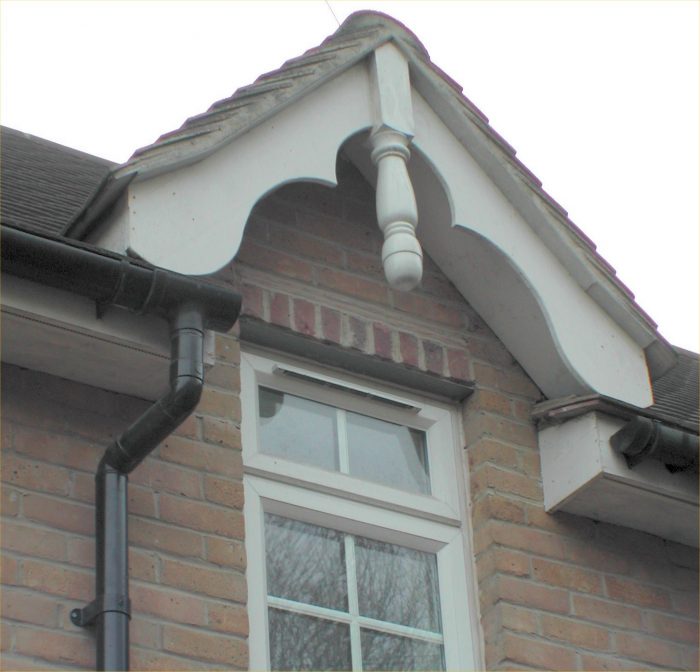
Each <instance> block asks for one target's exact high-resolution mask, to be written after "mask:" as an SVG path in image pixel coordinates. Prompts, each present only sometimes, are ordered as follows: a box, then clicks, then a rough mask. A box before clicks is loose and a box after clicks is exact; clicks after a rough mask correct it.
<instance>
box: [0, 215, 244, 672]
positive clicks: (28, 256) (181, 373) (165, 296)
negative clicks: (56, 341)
mask: <svg viewBox="0 0 700 672" xmlns="http://www.w3.org/2000/svg"><path fill="white" fill-rule="evenodd" d="M2 271H3V272H5V273H9V274H11V275H16V276H18V277H21V278H25V279H28V280H32V281H34V282H39V283H41V284H45V285H49V286H51V287H55V288H58V289H63V290H66V291H69V292H72V293H74V294H79V295H81V296H85V297H87V298H90V299H93V300H94V301H95V302H96V303H97V307H98V314H99V312H100V311H102V310H104V308H105V307H107V306H118V307H121V308H125V309H127V310H130V311H133V312H136V313H141V314H146V313H148V314H154V315H158V316H160V317H163V318H165V319H167V320H168V321H169V323H170V336H171V363H170V390H169V391H168V393H167V394H166V395H165V396H163V397H162V398H161V399H159V400H158V401H156V402H155V403H154V404H153V405H152V406H151V407H150V408H149V409H147V410H146V412H145V413H143V415H141V417H140V418H138V419H137V420H136V421H135V422H134V423H133V424H132V425H131V426H130V427H129V428H128V429H126V430H125V431H124V432H123V433H122V434H121V436H120V437H119V438H118V439H116V440H115V441H114V443H112V445H110V446H109V447H108V448H107V450H106V451H105V453H104V455H103V457H102V460H101V461H100V464H99V466H98V468H97V473H96V474H95V523H96V532H95V534H96V551H95V554H96V576H95V593H96V597H95V600H94V601H93V602H91V603H90V604H89V605H87V606H86V607H84V608H83V609H74V610H73V611H72V612H71V621H72V622H73V623H74V624H75V625H78V626H88V625H93V624H94V625H95V626H96V628H97V669H98V670H128V669H129V619H130V617H131V614H130V600H129V573H128V572H129V569H128V567H129V564H128V511H127V502H128V494H127V488H128V474H129V473H130V472H131V471H133V469H135V468H136V467H137V466H138V465H139V464H140V463H141V462H142V461H143V460H144V459H145V458H146V457H147V456H148V454H149V453H150V452H151V451H152V450H153V449H154V448H155V447H156V446H157V445H158V444H159V443H160V442H161V441H162V440H163V439H165V438H166V437H167V436H168V435H169V434H170V433H171V432H172V431H173V430H174V429H175V428H176V427H178V426H179V425H180V424H181V423H182V422H183V421H184V420H185V419H186V418H187V417H188V416H189V415H190V413H191V412H192V411H193V410H194V408H195V407H196V405H197V403H198V402H199V399H200V396H201V393H202V388H203V385H204V348H203V344H204V330H205V329H213V330H215V331H222V332H226V331H228V330H229V329H230V328H231V327H232V326H233V325H234V324H235V322H236V320H237V318H238V314H239V312H240V305H241V298H240V296H239V295H238V294H236V293H234V292H231V291H230V290H227V289H225V288H222V287H219V286H216V285H212V284H211V283H206V282H203V281H200V280H197V279H194V278H190V277H187V276H183V275H180V274H178V273H173V272H171V271H166V270H164V269H161V268H157V267H153V266H150V265H147V264H143V263H141V262H136V261H134V260H131V259H128V258H127V257H124V256H121V255H117V254H114V253H111V252H108V251H106V250H102V249H100V248H97V247H94V246H91V245H86V244H84V243H76V242H73V241H67V240H66V239H61V238H57V237H46V236H38V235H35V234H31V233H27V232H26V231H21V230H18V229H12V228H9V227H3V234H2Z"/></svg>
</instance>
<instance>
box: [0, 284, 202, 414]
mask: <svg viewBox="0 0 700 672" xmlns="http://www.w3.org/2000/svg"><path fill="white" fill-rule="evenodd" d="M2 327H3V329H2V332H3V333H2V361H3V362H7V363H9V364H15V365H17V366H22V367H25V368H29V369H33V370H36V371H43V372H45V373H49V374H51V375H54V376H58V377H61V378H66V379H68V380H74V381H77V382H80V383H85V384H87V385H92V386H94V387H98V388H101V389H105V390H111V391H114V392H120V393H123V394H129V395H131V396H135V397H140V398H143V399H149V400H155V399H158V398H159V397H160V396H162V394H163V393H164V392H165V391H167V389H168V369H169V364H170V352H169V350H170V346H169V334H168V325H167V323H166V322H165V321H164V320H161V319H158V318H155V317H152V316H141V315H135V314H133V313H129V312H127V311H125V310H121V309H117V308H109V307H108V308H107V309H106V311H105V313H104V315H103V316H102V317H101V318H98V317H97V314H96V307H95V303H94V302H93V301H90V300H89V299H86V298H83V297H80V296H77V295H75V294H71V293H69V292H65V291H61V290H58V289H54V288H51V287H46V286H44V285H40V284H37V283H34V282H30V281H28V280H23V279H20V278H16V277H14V276H9V275H6V274H3V276H2ZM208 348H209V349H211V345H209V346H208Z"/></svg>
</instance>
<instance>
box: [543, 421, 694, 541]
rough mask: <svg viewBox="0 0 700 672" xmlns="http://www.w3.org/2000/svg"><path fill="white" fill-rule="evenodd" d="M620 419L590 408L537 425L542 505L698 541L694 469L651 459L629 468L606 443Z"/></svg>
mask: <svg viewBox="0 0 700 672" xmlns="http://www.w3.org/2000/svg"><path fill="white" fill-rule="evenodd" d="M625 423H626V420H622V419H620V418H613V417H611V416H608V415H605V414H603V413H596V412H592V413H587V414H586V415H583V416H580V417H578V418H573V419H571V420H568V421H566V422H564V423H562V424H560V425H553V426H551V427H546V428H544V429H542V430H540V432H539V443H540V456H541V459H542V487H543V490H544V504H545V509H546V510H547V511H550V512H554V511H566V512H568V513H574V514H577V515H582V516H586V517H589V518H594V519H596V520H602V521H605V522H608V523H614V524H617V525H623V526H625V527H631V528H633V529H637V530H643V531H645V532H649V533H651V534H655V535H657V536H660V537H663V538H665V539H672V540H674V541H678V542H680V543H683V544H689V545H691V546H698V528H699V523H698V512H699V511H700V509H699V507H698V489H697V475H694V474H688V473H684V472H676V473H673V474H672V473H670V472H669V471H668V470H667V469H666V467H665V466H664V465H663V464H661V462H658V461H656V460H651V459H649V460H645V461H643V462H641V463H640V464H638V465H637V466H635V467H634V468H633V469H630V468H629V467H628V466H627V462H626V461H625V458H624V457H623V456H622V455H618V454H617V453H616V452H615V451H614V450H613V449H612V448H611V447H610V437H611V436H612V435H613V434H614V433H615V432H616V431H617V430H619V429H620V428H621V427H622V426H623V425H624V424H625Z"/></svg>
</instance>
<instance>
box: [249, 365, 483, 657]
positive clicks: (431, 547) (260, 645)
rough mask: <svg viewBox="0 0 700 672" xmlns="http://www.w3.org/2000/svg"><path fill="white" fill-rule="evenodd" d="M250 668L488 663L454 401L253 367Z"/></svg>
mask: <svg viewBox="0 0 700 672" xmlns="http://www.w3.org/2000/svg"><path fill="white" fill-rule="evenodd" d="M241 380H242V385H243V390H244V393H243V395H242V398H243V428H242V429H243V456H244V465H245V472H246V476H245V501H246V504H245V507H246V511H245V515H246V547H247V551H248V589H249V598H248V609H249V616H250V621H251V623H250V633H251V634H250V649H251V661H250V667H251V669H270V670H439V669H456V668H458V669H469V668H474V667H477V666H478V662H477V659H476V657H475V654H474V651H473V647H472V641H475V640H474V638H473V628H474V622H473V619H472V616H471V614H473V613H474V610H473V609H472V608H471V605H472V599H473V596H471V594H470V593H469V592H468V586H469V585H470V581H468V577H469V576H470V575H471V569H470V565H468V563H467V562H466V558H467V557H469V556H468V555H466V554H465V538H466V535H465V531H464V529H463V522H462V516H461V515H460V511H461V510H462V507H461V506H460V502H462V501H463V495H462V493H461V492H460V478H461V474H462V473H463V472H462V469H463V467H462V466H461V462H460V460H459V446H458V444H457V443H456V441H455V436H457V434H456V431H457V426H456V424H455V423H456V419H455V417H454V416H455V413H454V410H453V409H452V408H450V407H449V406H446V405H441V404H439V403H435V402H430V403H428V402H426V401H425V400H422V399H419V398H415V397H413V396H412V395H405V394H403V393H397V392H396V391H395V390H389V389H382V388H380V387H378V386H374V385H369V384H367V383H366V382H365V381H358V380H354V379H352V378H351V377H348V376H345V375H342V374H337V373H335V372H334V373H332V374H331V373H329V372H328V371H324V370H321V369H317V368H316V367H313V366H310V365H307V364H303V365H302V364H299V363H298V362H292V361H291V360H290V361H286V360H283V359H281V358H277V357H275V358H274V359H271V358H269V357H267V356H263V355H262V354H260V353H253V352H246V353H244V354H243V355H242V359H241Z"/></svg>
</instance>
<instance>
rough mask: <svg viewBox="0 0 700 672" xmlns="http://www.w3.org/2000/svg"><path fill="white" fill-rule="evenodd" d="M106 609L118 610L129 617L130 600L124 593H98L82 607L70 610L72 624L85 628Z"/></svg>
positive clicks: (106, 610)
mask: <svg viewBox="0 0 700 672" xmlns="http://www.w3.org/2000/svg"><path fill="white" fill-rule="evenodd" d="M108 611H117V612H120V613H122V614H125V615H126V616H127V617H128V618H129V619H131V600H130V599H129V598H128V597H127V596H126V595H116V594H114V593H106V594H104V595H99V596H98V597H96V598H95V599H94V600H93V601H92V602H90V604H88V605H86V606H85V607H83V608H82V609H77V608H76V609H73V610H72V611H71V612H70V620H71V623H73V625H77V626H79V627H81V628H86V627H88V626H90V625H93V624H94V622H95V621H96V620H97V617H98V616H99V615H100V614H104V613H105V612H108Z"/></svg>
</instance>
